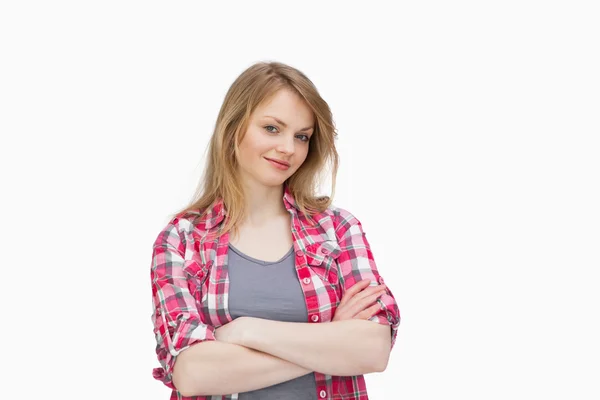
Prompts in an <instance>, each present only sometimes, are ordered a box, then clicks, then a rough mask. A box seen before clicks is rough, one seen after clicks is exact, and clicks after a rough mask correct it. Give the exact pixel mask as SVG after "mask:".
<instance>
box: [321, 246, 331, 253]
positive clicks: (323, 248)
mask: <svg viewBox="0 0 600 400" xmlns="http://www.w3.org/2000/svg"><path fill="white" fill-rule="evenodd" d="M321 253H323V254H329V250H328V249H326V248H325V247H321Z"/></svg>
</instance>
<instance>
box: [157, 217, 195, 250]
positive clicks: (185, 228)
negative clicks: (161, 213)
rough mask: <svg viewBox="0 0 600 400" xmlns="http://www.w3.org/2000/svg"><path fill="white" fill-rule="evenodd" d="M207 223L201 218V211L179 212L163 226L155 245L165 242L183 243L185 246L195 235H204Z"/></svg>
mask: <svg viewBox="0 0 600 400" xmlns="http://www.w3.org/2000/svg"><path fill="white" fill-rule="evenodd" d="M205 225H206V224H205V223H203V222H202V220H201V219H200V214H199V213H189V212H187V213H182V214H178V215H176V216H174V217H172V218H171V219H170V220H169V221H168V222H167V223H166V224H165V225H164V226H163V228H162V229H161V230H160V232H159V233H158V235H157V237H156V239H155V241H154V246H160V245H164V244H165V243H171V244H179V243H181V244H183V245H184V246H185V245H186V244H187V243H188V242H190V241H192V239H193V238H194V237H201V236H203V234H204V233H205V231H206V227H205Z"/></svg>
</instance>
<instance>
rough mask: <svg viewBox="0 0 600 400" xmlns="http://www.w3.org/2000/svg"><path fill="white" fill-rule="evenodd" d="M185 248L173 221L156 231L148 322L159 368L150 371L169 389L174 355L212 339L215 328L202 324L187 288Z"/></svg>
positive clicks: (194, 300)
mask: <svg viewBox="0 0 600 400" xmlns="http://www.w3.org/2000/svg"><path fill="white" fill-rule="evenodd" d="M186 245H187V241H186V239H185V232H182V231H181V230H180V228H179V226H178V220H177V219H175V220H174V221H172V222H171V223H169V225H167V227H166V228H165V229H163V230H162V231H161V232H160V234H159V235H158V237H157V239H156V241H155V242H154V244H153V252H152V267H151V282H152V299H153V306H154V307H153V313H152V322H153V325H154V335H155V337H156V355H157V358H158V361H159V363H160V365H161V368H154V369H153V371H152V372H153V376H154V378H155V379H158V380H160V381H162V382H163V383H164V384H165V385H166V386H167V387H169V388H171V389H175V387H174V385H173V380H172V373H173V367H174V365H175V360H176V357H177V355H178V354H179V353H181V352H182V351H183V350H185V349H187V348H188V347H190V346H191V345H193V344H196V343H199V342H202V341H206V340H215V335H214V331H215V328H214V327H213V326H211V325H209V324H207V323H206V322H205V321H203V318H202V316H201V315H200V313H199V311H198V307H197V305H196V299H195V298H194V296H193V295H192V294H191V292H190V290H189V287H188V280H187V273H186V271H185V265H186V260H185V254H186Z"/></svg>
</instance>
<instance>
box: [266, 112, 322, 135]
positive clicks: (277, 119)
mask: <svg viewBox="0 0 600 400" xmlns="http://www.w3.org/2000/svg"><path fill="white" fill-rule="evenodd" d="M265 117H267V118H273V119H274V120H275V121H277V123H279V124H281V125H283V127H284V128H287V124H286V123H285V122H283V121H282V120H280V119H279V118H275V117H272V116H270V115H265ZM311 129H314V128H313V127H312V126H307V127H306V128H302V129H300V132H304V131H308V130H311Z"/></svg>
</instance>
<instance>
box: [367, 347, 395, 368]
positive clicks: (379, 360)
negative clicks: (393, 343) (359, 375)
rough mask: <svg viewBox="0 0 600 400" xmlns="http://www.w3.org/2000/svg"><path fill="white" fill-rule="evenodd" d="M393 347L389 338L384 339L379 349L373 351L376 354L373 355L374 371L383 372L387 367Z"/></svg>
mask: <svg viewBox="0 0 600 400" xmlns="http://www.w3.org/2000/svg"><path fill="white" fill-rule="evenodd" d="M390 353H391V347H390V343H389V341H388V340H384V341H383V343H381V345H380V346H379V348H378V349H377V351H375V352H373V354H375V355H376V356H374V357H373V359H372V361H373V364H372V366H371V367H372V369H373V371H372V372H383V371H385V370H386V369H387V366H388V363H389V361H390Z"/></svg>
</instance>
